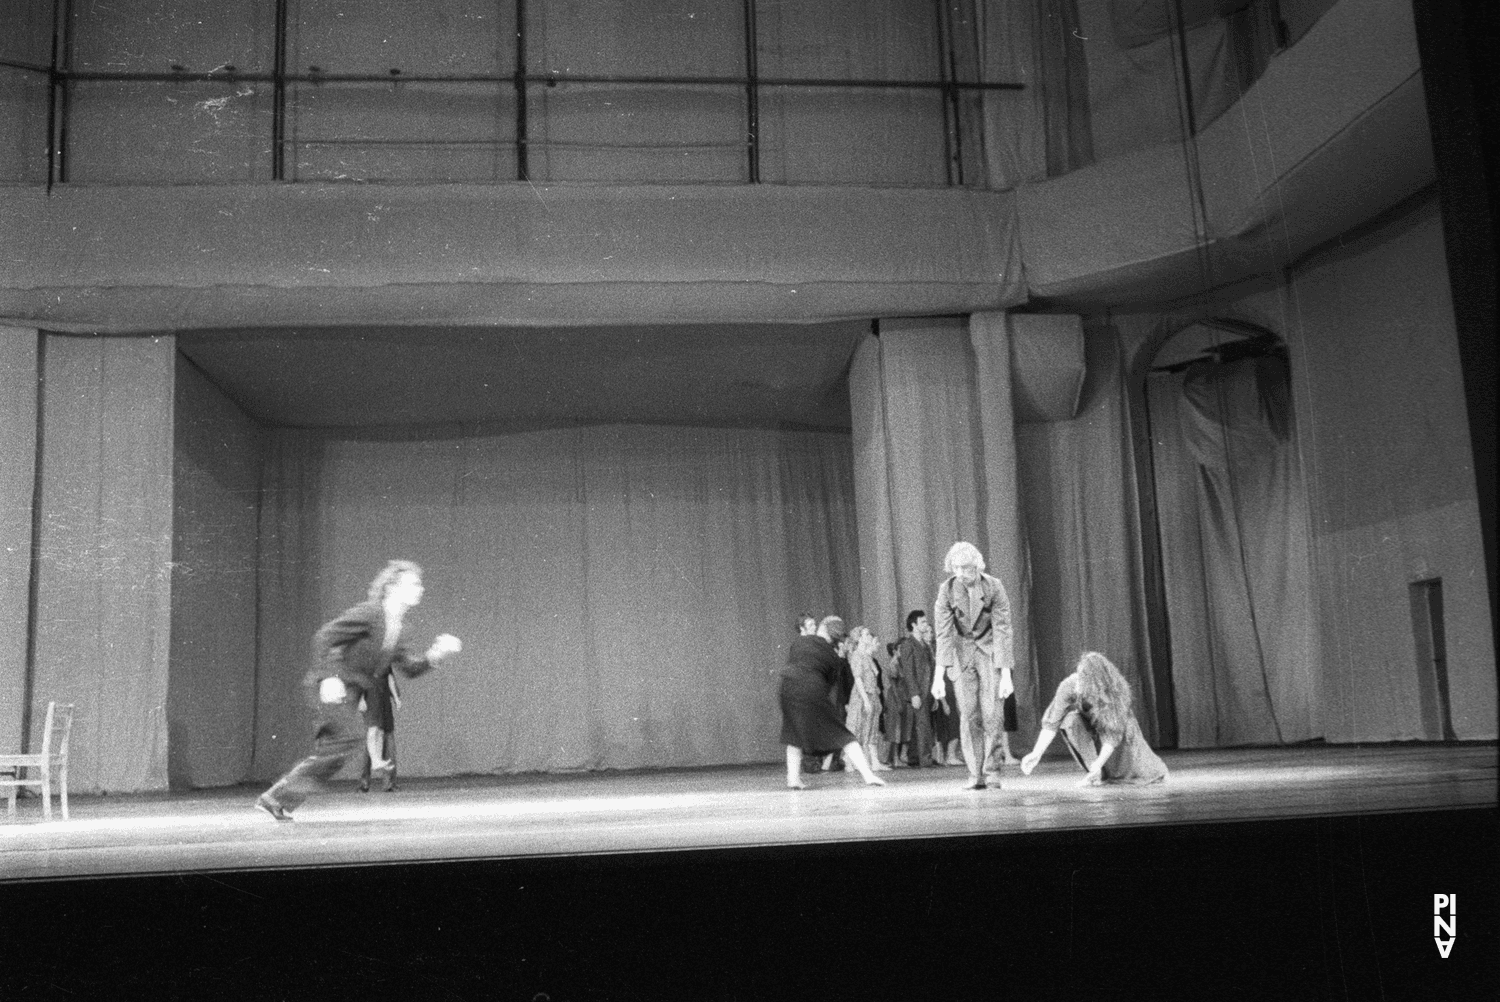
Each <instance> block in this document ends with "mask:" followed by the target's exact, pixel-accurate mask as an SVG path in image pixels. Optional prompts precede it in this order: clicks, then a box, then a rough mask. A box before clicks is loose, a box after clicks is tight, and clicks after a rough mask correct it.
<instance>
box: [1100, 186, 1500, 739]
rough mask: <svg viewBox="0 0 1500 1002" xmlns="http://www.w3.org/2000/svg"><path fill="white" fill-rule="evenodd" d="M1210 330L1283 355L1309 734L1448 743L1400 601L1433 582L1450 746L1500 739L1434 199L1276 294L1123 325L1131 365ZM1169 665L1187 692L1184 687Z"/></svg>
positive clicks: (1355, 235)
mask: <svg viewBox="0 0 1500 1002" xmlns="http://www.w3.org/2000/svg"><path fill="white" fill-rule="evenodd" d="M1209 315H1222V316H1228V317H1232V318H1237V319H1241V320H1245V321H1250V322H1253V323H1256V324H1259V325H1261V326H1264V327H1265V328H1267V329H1269V330H1272V331H1275V332H1276V333H1277V334H1279V335H1281V336H1282V337H1283V338H1284V339H1285V340H1286V342H1287V345H1288V347H1289V349H1290V352H1291V379H1292V394H1293V409H1294V420H1295V423H1296V433H1295V440H1294V444H1295V446H1296V448H1297V449H1298V450H1299V458H1300V465H1301V468H1302V471H1303V477H1304V482H1305V484H1306V490H1307V508H1308V516H1307V517H1308V530H1307V531H1308V533H1309V539H1310V544H1311V545H1310V554H1309V561H1310V565H1311V569H1310V574H1311V582H1312V592H1313V594H1312V609H1311V615H1312V619H1313V626H1312V637H1311V639H1310V646H1311V647H1312V648H1313V650H1312V651H1311V652H1310V654H1309V660H1310V662H1311V664H1312V665H1313V669H1314V671H1315V673H1316V677H1317V679H1318V681H1317V689H1316V691H1314V692H1311V693H1309V696H1310V705H1309V713H1310V721H1309V722H1310V725H1311V734H1310V736H1312V737H1315V738H1317V737H1321V738H1325V739H1327V740H1328V741H1339V742H1348V741H1393V740H1412V739H1418V740H1420V739H1436V738H1440V737H1441V735H1440V734H1433V733H1429V730H1428V727H1427V726H1426V725H1425V724H1424V721H1423V715H1422V706H1421V702H1422V701H1421V695H1420V681H1419V674H1418V671H1417V651H1416V642H1415V637H1414V629H1413V623H1412V611H1411V603H1410V585H1411V583H1412V582H1414V581H1419V580H1423V579H1427V578H1432V577H1440V578H1441V579H1442V587H1443V604H1444V610H1443V615H1444V635H1445V637H1446V641H1447V656H1448V661H1447V669H1448V678H1449V685H1450V690H1451V708H1452V716H1453V725H1454V731H1455V734H1456V736H1457V737H1458V738H1460V739H1468V740H1479V739H1493V738H1494V737H1495V736H1496V731H1497V728H1496V708H1495V707H1496V702H1495V701H1496V693H1495V654H1494V646H1493V641H1492V636H1493V634H1492V632H1491V624H1490V619H1489V609H1488V593H1487V587H1486V581H1485V573H1484V551H1483V545H1482V541H1481V538H1480V528H1479V509H1478V501H1477V492H1476V489H1475V482H1474V467H1473V457H1472V453H1471V451H1470V445H1469V432H1468V422H1467V418H1466V415H1465V412H1464V396H1463V383H1462V378H1461V371H1460V362H1459V357H1458V343H1457V338H1456V334H1455V327H1454V321H1453V312H1452V303H1451V299H1450V292H1449V285H1448V272H1447V266H1446V259H1445V256H1444V248H1443V232H1442V222H1441V220H1440V218H1439V216H1438V212H1437V203H1436V200H1435V198H1432V197H1429V198H1427V199H1425V200H1419V201H1416V202H1413V203H1411V204H1408V205H1407V206H1405V207H1404V208H1403V209H1402V210H1401V211H1399V212H1397V213H1393V214H1391V215H1389V216H1388V217H1386V218H1385V219H1383V220H1379V221H1377V222H1376V223H1375V224H1372V225H1371V226H1369V227H1365V228H1362V229H1361V230H1359V231H1355V232H1352V233H1349V234H1346V235H1345V236H1344V237H1343V238H1341V239H1340V240H1339V241H1338V242H1337V243H1336V244H1332V245H1329V246H1328V247H1325V248H1323V249H1322V250H1320V251H1318V252H1316V253H1314V254H1313V255H1311V256H1310V257H1309V258H1307V259H1306V260H1305V261H1303V262H1302V263H1300V264H1299V265H1298V266H1297V267H1295V268H1294V269H1292V270H1291V271H1290V272H1289V273H1288V277H1287V280H1286V281H1284V282H1282V283H1279V284H1277V285H1276V286H1275V287H1274V288H1272V289H1270V290H1269V291H1265V292H1258V293H1255V294H1252V295H1248V296H1245V297H1243V298H1240V299H1238V300H1234V301H1231V302H1223V303H1217V304H1207V305H1204V306H1202V307H1199V308H1198V312H1197V313H1196V314H1188V313H1184V314H1180V315H1158V316H1154V317H1148V316H1144V315H1138V316H1134V317H1119V318H1116V319H1115V323H1116V325H1117V326H1118V327H1119V328H1120V329H1121V330H1122V332H1123V335H1124V337H1125V340H1126V341H1127V343H1129V344H1130V346H1131V347H1130V351H1131V357H1132V358H1133V359H1136V360H1137V361H1136V364H1139V362H1140V356H1139V355H1138V353H1139V352H1146V353H1148V354H1149V353H1151V352H1154V350H1155V345H1156V344H1158V343H1159V342H1160V340H1161V339H1162V338H1163V337H1165V336H1167V335H1168V334H1170V332H1172V331H1173V330H1176V329H1180V328H1181V327H1183V326H1185V325H1186V324H1188V323H1191V322H1193V320H1195V319H1201V318H1202V317H1203V316H1209ZM1174 629H1175V624H1174ZM1173 654H1174V674H1175V675H1176V677H1177V686H1178V687H1179V689H1180V687H1181V686H1183V685H1184V684H1192V681H1193V676H1192V673H1191V666H1187V665H1179V664H1176V663H1175V662H1176V660H1177V658H1176V654H1177V652H1176V651H1174V652H1173ZM1181 702H1182V695H1181V693H1180V692H1179V712H1181Z"/></svg>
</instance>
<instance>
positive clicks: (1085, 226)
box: [1017, 0, 1436, 308]
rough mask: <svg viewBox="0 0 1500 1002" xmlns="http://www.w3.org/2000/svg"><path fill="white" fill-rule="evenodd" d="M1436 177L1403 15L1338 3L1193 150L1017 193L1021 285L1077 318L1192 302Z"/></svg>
mask: <svg viewBox="0 0 1500 1002" xmlns="http://www.w3.org/2000/svg"><path fill="white" fill-rule="evenodd" d="M1435 177H1436V171H1435V166H1434V162H1433V156H1432V147H1431V141H1430V137H1429V133H1428V126H1427V114H1426V106H1425V103H1424V97H1423V93H1422V80H1421V66H1420V62H1419V59H1418V54H1417V40H1416V31H1415V26H1414V24H1413V21H1412V12H1411V4H1410V0H1343V2H1341V3H1340V4H1338V6H1336V7H1335V8H1333V9H1332V10H1331V11H1329V12H1328V13H1327V14H1325V15H1324V16H1323V17H1322V18H1321V19H1320V20H1319V21H1318V22H1317V23H1316V24H1315V25H1314V26H1313V27H1312V28H1311V29H1310V30H1309V31H1308V32H1307V34H1306V35H1305V37H1303V38H1302V40H1301V41H1300V42H1299V43H1298V44H1297V45H1295V46H1293V47H1292V48H1290V49H1288V50H1286V51H1285V52H1283V53H1281V54H1280V55H1279V56H1277V57H1276V59H1274V60H1273V61H1272V63H1271V64H1270V66H1269V67H1268V68H1267V70H1266V72H1265V73H1264V75H1263V76H1261V78H1260V79H1259V80H1258V81H1256V83H1255V85H1254V86H1253V87H1252V88H1251V89H1250V90H1249V92H1248V93H1246V94H1245V96H1244V97H1242V98H1241V99H1240V100H1239V101H1237V102H1236V103H1235V104H1234V105H1233V106H1232V107H1231V108H1230V109H1229V110H1228V111H1227V112H1225V113H1224V114H1223V115H1221V116H1219V118H1218V119H1216V120H1215V121H1214V122H1213V123H1212V124H1211V125H1210V126H1209V127H1208V128H1206V129H1205V130H1204V131H1203V132H1202V133H1201V134H1200V135H1199V136H1198V137H1197V139H1196V141H1195V142H1193V143H1189V144H1184V143H1162V144H1158V145H1156V146H1152V147H1149V148H1146V149H1142V150H1137V151H1134V152H1131V153H1128V154H1125V155H1123V156H1119V157H1115V158H1112V159H1110V160H1106V161H1101V162H1099V163H1096V164H1094V165H1092V166H1089V167H1086V168H1084V169H1081V170H1078V171H1074V172H1073V173H1070V174H1067V175H1065V176H1062V177H1057V178H1053V179H1050V180H1046V181H1041V182H1036V183H1030V184H1024V185H1021V186H1019V187H1018V189H1017V200H1018V214H1019V219H1020V232H1021V241H1022V248H1023V250H1022V257H1023V260H1024V261H1025V264H1026V275H1027V285H1028V288H1029V290H1030V292H1031V294H1032V295H1033V296H1035V297H1039V298H1044V299H1048V300H1051V301H1054V302H1056V303H1058V304H1066V305H1070V306H1071V307H1073V308H1089V307H1098V306H1121V305H1130V304H1149V303H1153V302H1157V303H1159V302H1162V301H1164V300H1171V299H1174V298H1179V297H1185V296H1190V295H1194V294H1199V293H1202V292H1205V291H1207V290H1210V289H1213V288H1216V287H1220V286H1224V285H1229V284H1232V283H1234V282H1236V281H1239V280H1242V279H1244V278H1246V277H1248V276H1252V275H1256V274H1265V273H1270V272H1275V271H1276V270H1277V269H1279V268H1281V267H1284V266H1285V265H1286V264H1288V263H1289V262H1291V261H1292V260H1295V259H1296V258H1297V257H1298V256H1300V255H1301V254H1302V253H1304V252H1306V251H1307V250H1309V249H1310V248H1312V247H1314V246H1316V245H1317V244H1320V243H1322V242H1324V241H1326V240H1329V239H1331V238H1333V237H1334V236H1337V235H1338V234H1340V233H1342V232H1345V231H1347V230H1348V229H1350V228H1351V227H1353V226H1356V225H1358V224H1360V223H1362V222H1364V221H1366V220H1368V219H1370V218H1372V217H1373V216H1375V215H1377V214H1379V213H1380V212H1382V211H1385V210H1386V209H1389V208H1391V207H1393V206H1394V205H1396V204H1397V203H1399V202H1400V201H1402V200H1403V199H1405V198H1407V197H1409V196H1411V195H1413V194H1415V193H1416V192H1418V191H1420V190H1421V189H1422V188H1423V187H1425V186H1426V185H1428V184H1431V183H1432V182H1433V181H1434V180H1435Z"/></svg>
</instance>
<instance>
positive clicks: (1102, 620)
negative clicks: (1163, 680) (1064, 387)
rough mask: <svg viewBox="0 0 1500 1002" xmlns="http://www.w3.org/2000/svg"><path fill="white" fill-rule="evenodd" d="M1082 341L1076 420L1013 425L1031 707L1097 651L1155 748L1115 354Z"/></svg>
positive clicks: (1107, 340) (1105, 338)
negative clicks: (1026, 556)
mask: <svg viewBox="0 0 1500 1002" xmlns="http://www.w3.org/2000/svg"><path fill="white" fill-rule="evenodd" d="M1085 334H1086V337H1085V341H1084V349H1085V356H1084V359H1085V364H1086V367H1087V376H1086V378H1085V380H1084V386H1083V392H1082V394H1081V402H1080V405H1079V410H1078V414H1077V416H1076V417H1074V418H1073V419H1072V420H1068V421H1051V422H1045V423H1036V424H1021V425H1017V426H1016V449H1017V457H1018V472H1017V477H1018V479H1019V481H1020V484H1021V507H1022V512H1023V515H1024V518H1025V531H1026V540H1027V545H1028V547H1029V550H1030V557H1031V596H1030V601H1031V619H1032V627H1033V629H1034V630H1035V637H1036V641H1035V643H1036V659H1037V674H1038V683H1037V684H1038V686H1039V688H1040V694H1041V699H1042V702H1041V704H1040V706H1041V708H1045V706H1046V700H1049V699H1050V698H1051V696H1052V693H1053V691H1054V690H1055V689H1056V687H1057V684H1058V683H1059V682H1061V681H1062V680H1063V678H1065V677H1066V676H1067V675H1068V674H1069V673H1071V672H1072V670H1073V667H1074V665H1075V664H1076V663H1077V661H1078V656H1079V654H1080V653H1082V652H1083V651H1086V650H1096V651H1101V652H1103V653H1104V654H1105V655H1107V656H1108V657H1109V659H1110V660H1111V661H1113V662H1114V663H1115V664H1116V665H1118V666H1119V668H1120V671H1121V672H1122V673H1123V674H1124V675H1125V677H1126V679H1127V680H1128V681H1129V682H1130V685H1131V688H1132V689H1133V690H1134V693H1135V712H1136V717H1137V719H1138V720H1139V721H1140V725H1141V730H1142V731H1143V732H1144V733H1145V735H1146V737H1147V739H1148V740H1149V741H1150V742H1151V743H1152V744H1157V743H1158V742H1159V740H1160V734H1161V729H1160V728H1159V727H1158V724H1157V711H1156V707H1157V699H1156V686H1155V684H1154V681H1153V679H1152V675H1151V670H1150V668H1151V650H1150V640H1149V633H1148V631H1147V628H1146V607H1145V597H1144V589H1143V587H1142V581H1143V579H1144V578H1143V570H1142V554H1141V543H1140V540H1141V533H1140V513H1139V505H1138V504H1137V502H1136V500H1135V499H1136V489H1135V478H1136V475H1137V474H1136V469H1135V460H1134V456H1133V452H1132V447H1131V439H1130V435H1129V427H1130V424H1129V421H1128V418H1127V414H1126V410H1125V408H1126V401H1125V395H1124V393H1123V391H1122V385H1123V377H1122V369H1121V352H1120V347H1119V343H1118V338H1117V336H1116V335H1115V333H1114V332H1113V331H1112V330H1111V329H1108V328H1094V329H1086V330H1085Z"/></svg>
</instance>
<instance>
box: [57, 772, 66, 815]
mask: <svg viewBox="0 0 1500 1002" xmlns="http://www.w3.org/2000/svg"><path fill="white" fill-rule="evenodd" d="M57 792H58V794H59V795H60V797H61V799H62V814H63V820H64V821H66V820H68V766H67V763H64V764H63V767H62V768H61V769H59V770H58V771H57Z"/></svg>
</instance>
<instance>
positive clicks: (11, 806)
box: [5, 786, 16, 821]
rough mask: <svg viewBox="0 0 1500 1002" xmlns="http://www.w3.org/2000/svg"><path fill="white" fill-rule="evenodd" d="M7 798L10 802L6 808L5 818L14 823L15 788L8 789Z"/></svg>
mask: <svg viewBox="0 0 1500 1002" xmlns="http://www.w3.org/2000/svg"><path fill="white" fill-rule="evenodd" d="M5 798H6V800H7V802H8V803H7V804H6V808H5V816H6V817H8V818H10V820H12V821H14V820H15V819H16V788H15V787H14V786H11V787H7V788H6V791H5Z"/></svg>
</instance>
